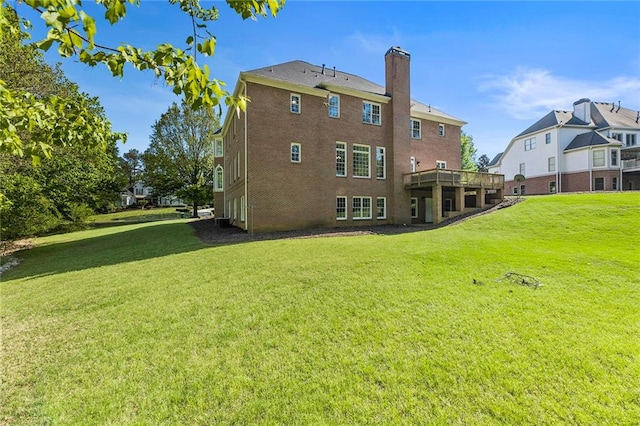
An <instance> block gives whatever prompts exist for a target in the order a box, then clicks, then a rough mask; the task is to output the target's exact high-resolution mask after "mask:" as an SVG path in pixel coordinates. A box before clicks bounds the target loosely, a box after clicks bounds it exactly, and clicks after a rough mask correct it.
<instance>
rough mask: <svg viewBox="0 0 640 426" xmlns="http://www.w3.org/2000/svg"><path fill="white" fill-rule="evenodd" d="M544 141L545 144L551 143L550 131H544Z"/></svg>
mask: <svg viewBox="0 0 640 426" xmlns="http://www.w3.org/2000/svg"><path fill="white" fill-rule="evenodd" d="M544 143H545V144H546V145H549V144H551V133H546V134H545V135H544Z"/></svg>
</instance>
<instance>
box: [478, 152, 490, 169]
mask: <svg viewBox="0 0 640 426" xmlns="http://www.w3.org/2000/svg"><path fill="white" fill-rule="evenodd" d="M490 162H491V160H490V159H489V157H488V156H487V154H482V155H481V156H480V158H478V162H477V163H476V167H477V168H478V171H479V172H488V171H489V163H490Z"/></svg>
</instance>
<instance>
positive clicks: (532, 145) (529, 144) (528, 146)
mask: <svg viewBox="0 0 640 426" xmlns="http://www.w3.org/2000/svg"><path fill="white" fill-rule="evenodd" d="M532 149H536V138H529V139H525V140H524V150H525V151H531V150H532Z"/></svg>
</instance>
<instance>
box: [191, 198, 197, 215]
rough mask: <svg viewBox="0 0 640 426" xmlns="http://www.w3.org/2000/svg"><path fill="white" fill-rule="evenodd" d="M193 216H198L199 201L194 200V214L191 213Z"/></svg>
mask: <svg viewBox="0 0 640 426" xmlns="http://www.w3.org/2000/svg"><path fill="white" fill-rule="evenodd" d="M191 217H198V202H197V201H194V202H193V214H192V215H191Z"/></svg>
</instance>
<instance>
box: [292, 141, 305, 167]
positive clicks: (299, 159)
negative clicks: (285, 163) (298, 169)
mask: <svg viewBox="0 0 640 426" xmlns="http://www.w3.org/2000/svg"><path fill="white" fill-rule="evenodd" d="M293 147H298V159H297V160H294V159H293ZM289 160H291V162H292V163H302V145H300V144H299V143H297V142H292V143H291V147H290V148H289Z"/></svg>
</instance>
